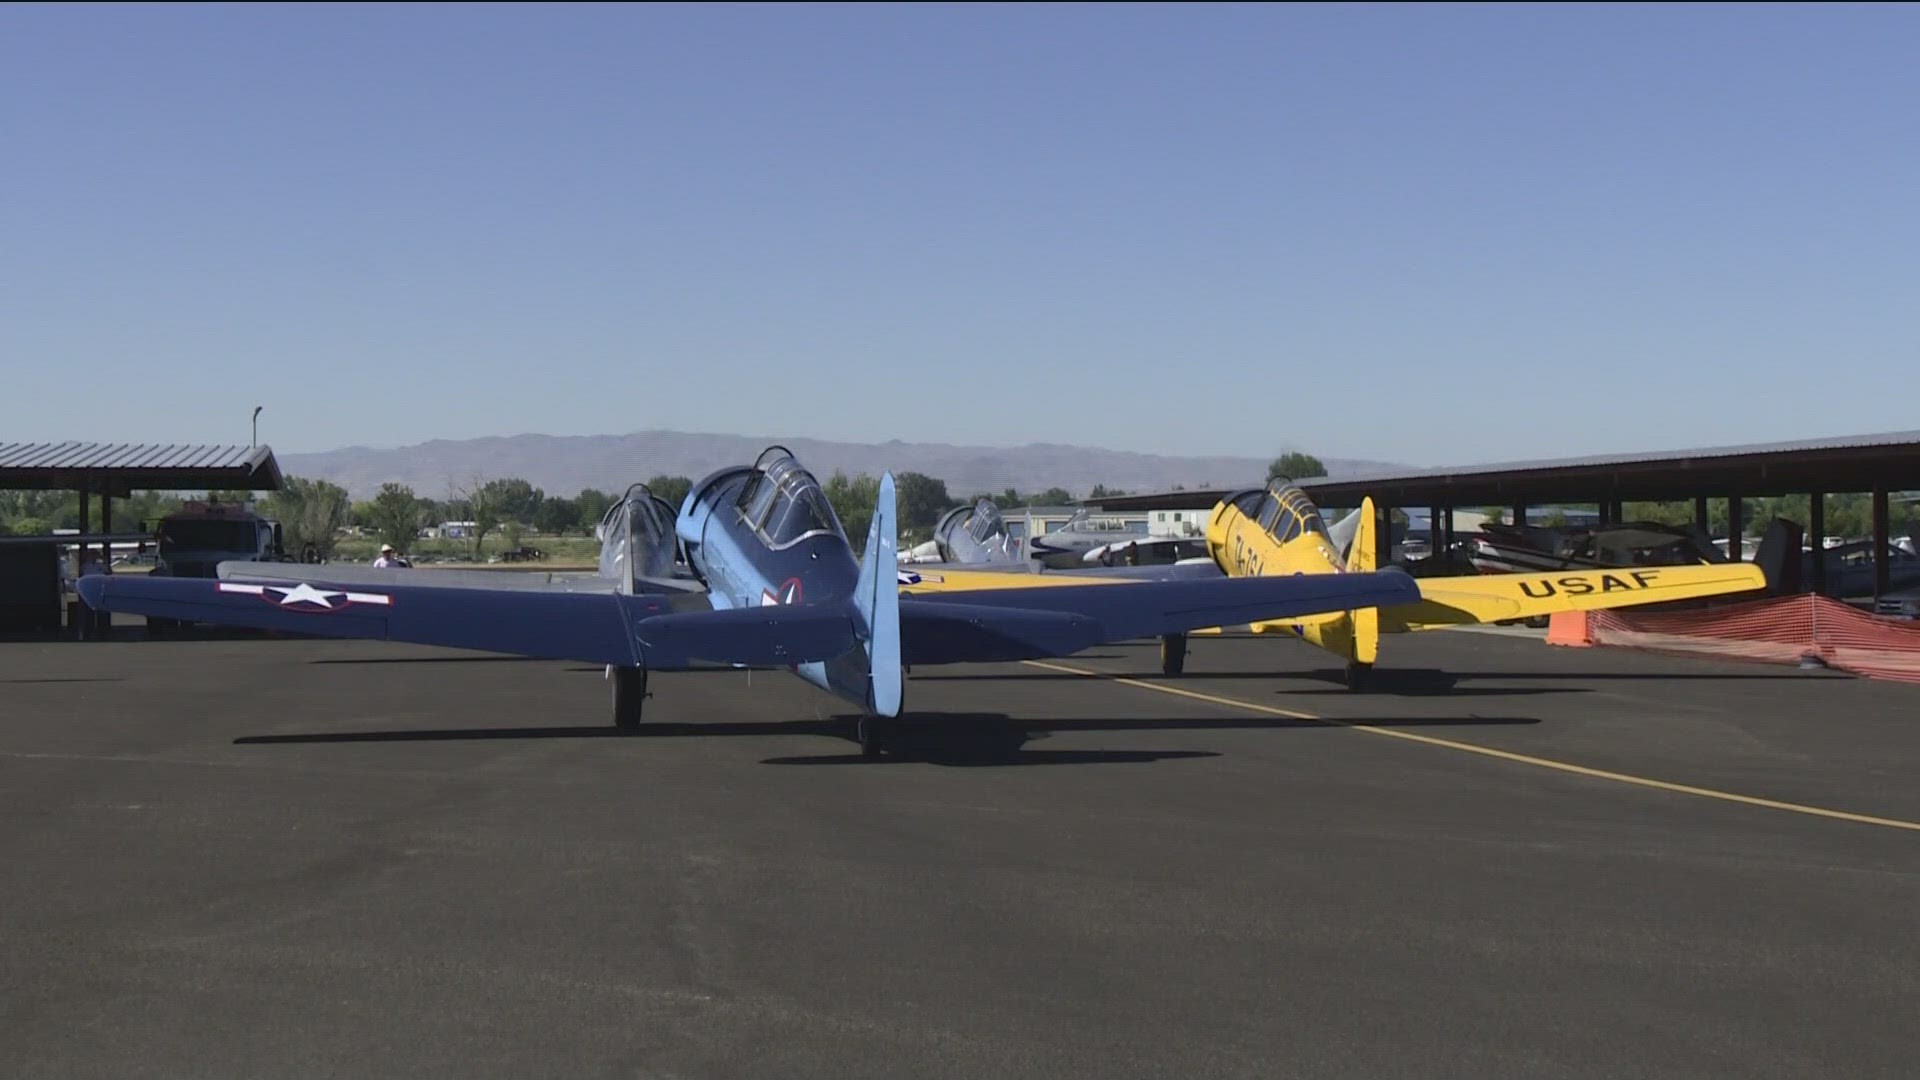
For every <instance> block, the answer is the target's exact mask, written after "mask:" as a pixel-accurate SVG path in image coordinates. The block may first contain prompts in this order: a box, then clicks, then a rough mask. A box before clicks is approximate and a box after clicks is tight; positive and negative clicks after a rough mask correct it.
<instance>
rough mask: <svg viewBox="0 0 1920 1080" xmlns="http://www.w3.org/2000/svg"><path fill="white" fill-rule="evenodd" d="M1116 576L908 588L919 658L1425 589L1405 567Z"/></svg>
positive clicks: (1031, 650) (912, 644) (1035, 646)
mask: <svg viewBox="0 0 1920 1080" xmlns="http://www.w3.org/2000/svg"><path fill="white" fill-rule="evenodd" d="M1112 584H1113V583H1112V582H1108V583H1106V584H1099V585H1094V584H1089V585H1083V586H1066V585H1063V586H1056V587H1053V588H1044V589H983V590H978V591H972V592H966V593H964V594H952V595H954V596H955V597H956V599H957V601H958V602H955V601H949V600H947V599H945V598H944V597H942V596H928V597H919V596H913V597H907V598H904V599H902V600H901V602H900V612H901V619H902V622H903V624H904V627H905V631H906V636H907V650H906V651H907V654H908V657H909V662H910V663H911V662H918V663H941V662H948V660H947V658H945V657H944V656H942V655H940V654H939V652H938V650H937V649H935V648H934V647H933V645H934V644H935V643H941V644H944V645H947V646H951V647H953V648H956V649H958V650H959V651H960V652H961V653H962V655H961V656H957V657H954V658H953V659H956V660H957V659H969V660H970V659H987V658H992V659H1025V658H1033V657H1040V656H1065V655H1068V654H1070V653H1074V652H1077V651H1079V650H1081V649H1084V648H1087V647H1089V646H1091V645H1097V644H1100V643H1102V642H1108V641H1127V640H1131V639H1134V638H1146V637H1158V636H1160V635H1162V634H1178V633H1187V632H1190V631H1194V630H1201V629H1206V628H1211V627H1217V626H1242V625H1245V624H1247V623H1254V622H1264V621H1267V620H1271V619H1285V618H1290V617H1298V616H1303V615H1317V614H1320V613H1322V612H1327V611H1345V610H1349V609H1352V608H1360V607H1373V606H1377V605H1386V604H1408V603H1412V602H1414V601H1416V600H1418V599H1419V597H1420V590H1419V587H1418V586H1417V585H1415V584H1414V580H1413V579H1412V578H1411V577H1408V576H1407V575H1406V574H1403V573H1399V572H1395V571H1387V572H1383V573H1375V574H1301V575H1291V576H1287V577H1256V578H1216V579H1213V580H1204V581H1136V582H1131V583H1129V584H1128V585H1127V587H1125V588H1112V587H1110V586H1111V585H1112ZM969 627H970V628H969ZM982 653H990V654H991V656H990V657H989V656H984V655H981V654H982Z"/></svg>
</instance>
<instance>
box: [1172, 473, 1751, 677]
mask: <svg viewBox="0 0 1920 1080" xmlns="http://www.w3.org/2000/svg"><path fill="white" fill-rule="evenodd" d="M1346 520H1347V521H1351V522H1352V523H1353V525H1354V528H1353V535H1352V539H1351V542H1350V543H1348V544H1347V545H1345V546H1346V555H1345V557H1344V558H1343V557H1342V556H1341V554H1340V550H1341V549H1340V546H1339V545H1338V544H1337V542H1336V541H1335V539H1334V537H1333V536H1331V535H1330V533H1329V531H1328V529H1327V526H1326V523H1325V521H1324V520H1322V518H1321V516H1320V511H1319V510H1318V508H1316V507H1315V506H1314V504H1313V501H1312V500H1311V499H1309V498H1308V497H1307V494H1306V492H1304V491H1301V490H1300V489H1299V488H1298V487H1296V486H1294V485H1293V484H1292V483H1291V482H1290V481H1288V480H1286V479H1284V478H1282V479H1276V480H1274V481H1272V482H1270V483H1269V484H1268V485H1267V487H1266V488H1265V489H1264V490H1250V491H1242V492H1238V493H1236V494H1234V495H1230V496H1228V497H1227V498H1225V499H1222V500H1221V501H1220V502H1219V503H1218V504H1217V505H1216V506H1215V507H1214V508H1213V513H1212V515H1211V516H1209V517H1208V519H1207V547H1208V549H1209V550H1210V551H1211V553H1212V555H1213V558H1214V562H1215V563H1216V564H1217V565H1218V566H1219V568H1220V570H1221V571H1222V572H1224V573H1225V574H1227V575H1228V576H1229V577H1234V578H1261V577H1269V578H1270V577H1277V576H1293V575H1306V576H1309V577H1313V576H1321V575H1329V574H1352V573H1372V572H1376V571H1378V570H1379V566H1378V555H1377V547H1376V541H1377V530H1378V526H1377V524H1376V521H1377V518H1376V516H1375V510H1374V505H1373V500H1372V499H1363V500H1362V501H1361V503H1360V510H1359V512H1358V513H1357V514H1354V515H1352V516H1351V517H1350V518H1349V519H1346ZM1342 523H1343V524H1345V523H1346V521H1343V522H1342ZM1393 569H1394V568H1391V567H1389V568H1388V570H1389V571H1392V570H1393ZM1418 584H1419V591H1420V598H1419V599H1418V600H1415V601H1412V602H1405V603H1391V604H1382V605H1380V606H1378V607H1374V608H1354V609H1352V610H1349V611H1338V612H1327V613H1323V614H1320V615H1315V616H1310V617H1307V618H1290V619H1273V620H1268V621H1266V622H1262V623H1254V624H1252V629H1253V632H1254V633H1256V634H1261V633H1272V632H1276V631H1277V632H1286V633H1294V634H1297V635H1299V636H1300V637H1301V638H1304V639H1305V640H1307V641H1309V642H1311V643H1313V644H1315V645H1318V646H1320V647H1321V648H1323V649H1326V650H1328V651H1329V652H1332V653H1334V654H1335V655H1337V656H1339V657H1340V658H1341V659H1342V660H1343V661H1345V664H1346V672H1345V674H1346V681H1347V685H1348V686H1349V687H1351V688H1355V689H1358V688H1361V687H1362V686H1363V685H1364V684H1365V682H1366V679H1367V676H1368V673H1369V672H1371V671H1372V669H1373V665H1374V662H1375V661H1376V660H1377V659H1378V658H1379V653H1380V635H1381V634H1399V633H1407V632H1410V631H1416V630H1437V629H1443V628H1446V627H1450V626H1463V625H1468V624H1472V623H1486V622H1500V621H1505V620H1509V619H1526V618H1533V617H1537V616H1544V615H1551V614H1553V613H1555V612H1562V611H1596V610H1601V609H1606V608H1622V607H1634V606H1638V605H1641V604H1656V603H1665V602H1668V601H1672V600H1693V599H1699V598H1702V597H1708V596H1723V595H1728V594H1732V593H1742V592H1749V591H1752V590H1755V589H1764V588H1766V586H1767V578H1766V575H1765V573H1763V572H1762V571H1761V569H1760V568H1759V567H1758V566H1754V565H1752V564H1750V563H1714V564H1698V565H1692V566H1626V567H1619V568H1596V569H1589V570H1567V571H1555V572H1550V573H1520V574H1477V575H1469V576H1463V577H1429V578H1420V579H1418ZM1185 659H1186V635H1184V634H1170V635H1167V636H1165V637H1163V638H1162V644H1161V661H1162V670H1163V671H1164V672H1165V673H1166V674H1170V675H1177V674H1179V673H1180V671H1181V670H1182V668H1183V666H1184V663H1185Z"/></svg>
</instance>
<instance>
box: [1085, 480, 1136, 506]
mask: <svg viewBox="0 0 1920 1080" xmlns="http://www.w3.org/2000/svg"><path fill="white" fill-rule="evenodd" d="M1125 495H1126V492H1124V491H1122V490H1120V489H1119V488H1110V487H1108V486H1107V485H1105V484H1095V485H1093V490H1092V491H1089V492H1087V501H1088V502H1097V501H1099V500H1101V499H1118V498H1121V497H1123V496H1125Z"/></svg>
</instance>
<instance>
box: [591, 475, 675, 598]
mask: <svg viewBox="0 0 1920 1080" xmlns="http://www.w3.org/2000/svg"><path fill="white" fill-rule="evenodd" d="M593 532H594V536H595V537H597V538H598V539H599V540H600V573H601V575H602V576H603V577H612V578H616V579H624V580H625V581H626V582H627V583H628V584H629V585H631V584H632V583H633V580H634V579H635V578H642V577H657V576H661V575H664V574H668V573H671V572H672V570H673V557H674V542H673V514H672V513H671V512H670V508H669V507H668V506H667V503H666V501H665V500H663V499H661V498H660V497H659V496H657V495H655V494H654V493H653V492H651V491H649V490H647V485H645V484H634V485H631V486H630V487H628V488H627V492H626V494H625V495H623V496H621V498H620V501H618V502H616V503H614V504H613V505H612V506H609V507H607V512H606V513H605V514H604V515H602V517H601V518H600V524H599V525H597V526H595V527H594V530H593Z"/></svg>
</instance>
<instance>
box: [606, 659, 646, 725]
mask: <svg viewBox="0 0 1920 1080" xmlns="http://www.w3.org/2000/svg"><path fill="white" fill-rule="evenodd" d="M607 671H608V674H609V675H610V676H611V677H612V682H613V726H615V727H617V728H621V729H624V730H628V731H631V730H633V729H634V728H637V727H639V726H640V718H641V714H642V712H643V711H644V710H645V708H646V704H647V669H646V668H632V667H609V668H608V669H607Z"/></svg>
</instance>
